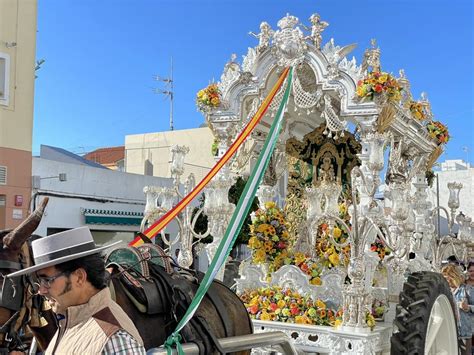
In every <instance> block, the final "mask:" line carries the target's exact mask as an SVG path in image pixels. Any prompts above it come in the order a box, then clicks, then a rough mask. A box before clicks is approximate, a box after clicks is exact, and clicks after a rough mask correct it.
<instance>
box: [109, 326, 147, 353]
mask: <svg viewBox="0 0 474 355" xmlns="http://www.w3.org/2000/svg"><path fill="white" fill-rule="evenodd" d="M114 354H122V355H146V350H145V348H144V347H143V346H142V345H140V344H139V343H138V342H137V341H136V340H135V339H134V338H133V337H132V336H131V335H130V334H129V333H127V332H126V331H125V330H119V331H118V332H116V333H115V334H113V335H112V336H111V337H110V338H109V340H108V341H107V343H106V344H105V346H104V350H103V351H102V355H114Z"/></svg>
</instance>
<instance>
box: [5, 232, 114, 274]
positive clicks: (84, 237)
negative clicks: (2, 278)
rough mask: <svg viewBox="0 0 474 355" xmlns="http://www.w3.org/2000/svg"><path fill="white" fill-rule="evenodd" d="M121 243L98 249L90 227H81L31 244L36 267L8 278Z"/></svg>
mask: <svg viewBox="0 0 474 355" xmlns="http://www.w3.org/2000/svg"><path fill="white" fill-rule="evenodd" d="M120 243H122V242H121V241H118V242H114V243H110V244H108V245H104V246H101V247H96V245H95V243H94V238H92V234H91V232H90V230H89V228H88V227H80V228H75V229H70V230H67V231H64V232H60V233H56V234H52V235H49V236H47V237H43V238H40V239H37V240H34V241H33V242H32V243H31V249H32V251H33V260H34V264H35V265H34V266H30V267H28V268H26V269H22V270H19V271H16V272H13V273H11V274H8V275H7V277H16V276H21V275H26V274H31V273H32V272H35V271H38V270H41V269H44V268H47V267H49V266H54V265H58V264H62V263H65V262H67V261H70V260H74V259H79V258H82V257H84V256H88V255H92V254H96V253H100V252H101V251H103V250H105V249H108V248H110V247H113V246H115V245H117V244H120Z"/></svg>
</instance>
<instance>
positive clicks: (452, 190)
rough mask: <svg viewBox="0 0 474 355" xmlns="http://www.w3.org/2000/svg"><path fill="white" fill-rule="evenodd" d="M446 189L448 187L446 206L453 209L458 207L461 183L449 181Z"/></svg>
mask: <svg viewBox="0 0 474 355" xmlns="http://www.w3.org/2000/svg"><path fill="white" fill-rule="evenodd" d="M448 189H449V199H448V207H449V208H450V209H451V210H453V211H454V210H456V209H458V208H459V192H460V191H461V189H462V184H461V183H459V182H449V183H448Z"/></svg>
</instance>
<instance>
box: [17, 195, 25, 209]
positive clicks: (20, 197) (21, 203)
mask: <svg viewBox="0 0 474 355" xmlns="http://www.w3.org/2000/svg"><path fill="white" fill-rule="evenodd" d="M15 206H18V207H19V206H23V195H15Z"/></svg>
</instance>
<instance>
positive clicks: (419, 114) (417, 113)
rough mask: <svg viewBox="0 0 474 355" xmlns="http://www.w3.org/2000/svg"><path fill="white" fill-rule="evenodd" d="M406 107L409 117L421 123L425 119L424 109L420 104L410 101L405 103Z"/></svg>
mask: <svg viewBox="0 0 474 355" xmlns="http://www.w3.org/2000/svg"><path fill="white" fill-rule="evenodd" d="M406 107H408V109H409V110H410V113H411V115H412V116H413V117H414V118H416V119H417V120H418V121H423V120H425V119H426V117H427V114H426V111H425V107H424V106H423V104H422V103H421V102H418V101H413V100H410V101H408V102H407V103H406Z"/></svg>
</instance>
